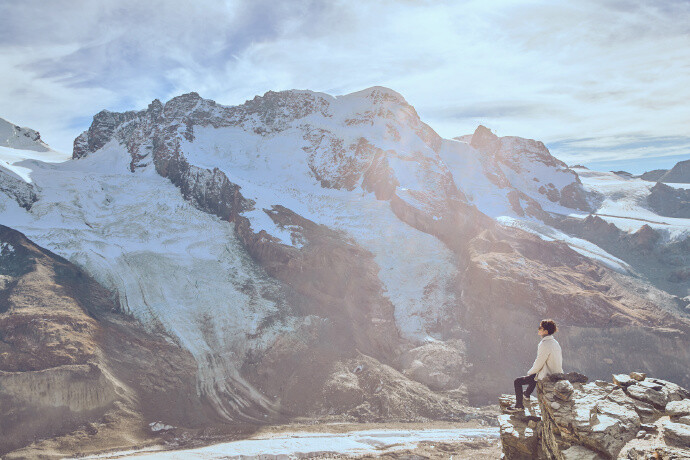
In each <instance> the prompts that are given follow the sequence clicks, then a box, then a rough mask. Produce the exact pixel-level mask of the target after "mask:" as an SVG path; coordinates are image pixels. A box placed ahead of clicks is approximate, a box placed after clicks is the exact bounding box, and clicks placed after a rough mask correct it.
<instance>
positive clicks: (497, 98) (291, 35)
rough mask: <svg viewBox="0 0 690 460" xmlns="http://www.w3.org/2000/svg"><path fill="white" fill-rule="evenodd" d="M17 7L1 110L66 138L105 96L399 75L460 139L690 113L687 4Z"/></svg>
mask: <svg viewBox="0 0 690 460" xmlns="http://www.w3.org/2000/svg"><path fill="white" fill-rule="evenodd" d="M0 18H2V19H0V21H1V23H0V26H2V27H0V65H2V68H3V69H4V70H3V71H2V72H3V73H2V75H3V81H8V82H9V84H7V85H3V86H4V87H0V100H1V101H3V106H4V107H8V109H6V111H4V110H5V109H3V113H0V116H3V117H5V118H8V119H10V120H13V121H14V122H15V123H20V124H26V125H29V126H33V127H35V128H36V129H39V130H41V131H42V133H43V134H44V138H45V139H46V140H47V141H48V142H50V143H53V144H54V145H56V146H57V147H59V148H63V149H66V148H69V144H70V143H71V139H72V138H74V137H75V136H76V135H77V134H78V133H79V132H80V131H81V130H82V129H85V128H86V127H87V124H86V123H84V125H82V126H80V121H83V120H85V119H88V117H89V116H91V115H93V114H94V113H96V112H98V111H99V110H101V109H103V108H108V109H111V110H126V109H137V108H143V107H145V106H146V104H147V103H148V102H150V100H152V99H154V98H159V99H162V100H167V99H169V98H170V97H173V96H175V95H177V94H180V93H183V92H188V91H197V92H199V93H200V94H201V95H202V96H204V97H209V98H212V99H215V100H217V101H218V102H220V103H225V104H238V103H242V102H243V101H244V100H246V99H250V98H252V97H253V96H254V95H256V94H262V93H264V92H265V91H268V90H281V89H292V88H299V89H312V90H316V91H324V92H328V93H331V94H343V93H347V92H351V91H356V90H359V89H362V88H365V87H368V86H373V85H383V86H389V87H391V88H393V89H395V90H396V91H398V92H400V93H401V94H403V95H404V96H405V98H406V99H407V100H408V101H409V102H410V103H411V104H412V105H414V106H415V108H416V109H417V111H418V112H419V114H420V116H421V117H422V119H424V120H425V121H426V122H427V123H429V124H430V125H431V126H432V127H433V128H434V129H436V130H437V131H438V132H439V133H440V134H441V135H443V136H444V137H454V136H457V135H460V134H465V133H469V132H472V131H473V130H474V128H475V127H476V126H477V124H480V123H481V124H485V125H487V126H489V127H491V128H493V129H494V130H495V131H496V132H497V133H498V134H500V135H518V136H523V137H530V138H536V139H540V140H543V141H545V142H546V143H547V145H550V146H551V148H552V150H553V152H554V153H555V154H556V155H565V156H574V155H576V154H577V153H578V152H579V153H580V154H581V155H582V156H583V158H584V157H586V158H590V159H591V161H594V160H595V159H596V158H613V156H614V154H613V153H611V152H615V156H616V158H621V159H625V158H626V155H629V156H630V157H636V156H639V155H640V152H641V151H640V150H639V148H638V147H635V146H634V145H631V144H629V143H626V141H625V139H626V138H634V139H638V140H640V141H642V142H645V141H649V142H651V143H652V145H654V142H655V139H657V140H658V139H665V138H678V137H682V136H684V135H685V134H686V133H687V126H688V124H689V122H690V114H688V111H687V108H686V101H687V100H688V99H689V97H690V86H689V85H687V81H690V80H689V77H690V65H689V64H688V63H689V62H690V4H688V3H687V2H684V1H676V2H663V3H662V2H659V3H658V4H657V3H654V4H650V3H648V2H641V1H640V2H636V1H630V2H619V1H600V2H593V1H582V2H577V3H571V2H553V1H528V0H525V1H520V2H515V1H497V2H481V1H465V2H455V1H452V2H451V1H437V2H430V1H421V0H420V1H393V0H387V1H386V0H381V1H372V2H367V3H366V4H355V3H352V2H345V1H316V0H294V1H290V2H268V1H266V0H261V1H228V2H225V3H222V2H216V1H199V2H194V3H190V2H183V1H162V0H152V1H147V2H141V1H130V0H127V1H117V2H115V1H112V2H88V1H85V2H74V1H65V2H38V3H36V2H18V3H12V4H10V3H9V2H6V3H4V4H3V6H2V7H0ZM46 131H47V132H46ZM582 138H591V139H592V140H591V141H589V142H590V143H591V145H592V146H594V147H597V146H599V147H602V149H597V148H593V149H590V148H589V147H587V148H588V149H589V150H586V151H585V150H578V149H584V148H585V147H584V146H583V145H582V144H580V143H578V141H577V140H578V139H582ZM56 139H57V140H56ZM569 141H571V142H569ZM612 142H613V143H615V142H618V144H615V145H616V146H618V147H620V148H619V149H615V150H605V149H604V148H608V147H607V145H609V144H610V143H612ZM597 143H598V144H597ZM683 148H685V143H684V141H680V142H678V143H676V144H674V145H671V146H669V145H665V146H663V147H659V149H656V150H655V149H651V150H649V151H648V152H647V153H648V154H650V155H652V154H664V155H665V154H672V153H673V152H675V154H678V153H682V152H681V151H680V150H679V149H683ZM660 149H661V150H660ZM607 152H608V153H607ZM597 155H600V157H597Z"/></svg>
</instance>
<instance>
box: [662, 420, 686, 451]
mask: <svg viewBox="0 0 690 460" xmlns="http://www.w3.org/2000/svg"><path fill="white" fill-rule="evenodd" d="M663 427H664V438H665V439H666V442H668V443H669V444H671V445H677V446H679V447H690V425H685V424H684V423H675V422H671V421H665V422H664V423H663ZM688 453H690V451H689V452H688Z"/></svg>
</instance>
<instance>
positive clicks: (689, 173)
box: [658, 160, 690, 184]
mask: <svg viewBox="0 0 690 460" xmlns="http://www.w3.org/2000/svg"><path fill="white" fill-rule="evenodd" d="M658 180H659V182H669V183H681V184H690V160H685V161H679V162H678V163H676V164H675V166H673V168H671V169H669V170H668V171H667V172H666V174H664V175H663V176H661V177H660V178H659V179H658Z"/></svg>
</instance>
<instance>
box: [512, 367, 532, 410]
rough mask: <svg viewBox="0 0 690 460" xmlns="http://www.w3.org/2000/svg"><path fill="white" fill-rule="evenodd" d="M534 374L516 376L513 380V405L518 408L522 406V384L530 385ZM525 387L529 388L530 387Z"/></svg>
mask: <svg viewBox="0 0 690 460" xmlns="http://www.w3.org/2000/svg"><path fill="white" fill-rule="evenodd" d="M535 375H536V374H532V375H527V376H525V377H518V378H516V379H515V380H514V381H513V386H514V387H515V407H517V408H518V409H521V408H523V407H524V406H523V405H522V386H523V385H531V384H532V382H534V376H535ZM527 388H528V389H529V388H530V387H527ZM532 388H533V387H532Z"/></svg>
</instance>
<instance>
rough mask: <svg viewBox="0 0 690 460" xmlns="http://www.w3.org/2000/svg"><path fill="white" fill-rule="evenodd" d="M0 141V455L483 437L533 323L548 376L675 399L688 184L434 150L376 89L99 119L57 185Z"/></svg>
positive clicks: (475, 151)
mask: <svg viewBox="0 0 690 460" xmlns="http://www.w3.org/2000/svg"><path fill="white" fill-rule="evenodd" d="M0 128H1V129H2V131H1V134H2V137H0V145H2V146H3V147H2V150H0V155H2V156H0V159H1V160H3V161H4V163H0V224H2V225H3V226H4V227H2V229H1V230H2V231H1V232H0V325H2V328H1V329H0V334H2V336H0V339H2V340H0V402H2V403H3V407H7V408H9V409H8V410H10V411H11V413H12V414H15V415H13V417H10V418H4V419H3V421H2V422H0V423H2V424H3V428H4V429H7V430H11V432H12V433H14V435H13V437H12V441H11V442H10V441H3V442H4V443H5V444H1V442H0V454H2V453H3V452H7V451H9V450H12V449H17V448H20V447H22V446H26V445H28V444H30V443H31V442H32V440H33V439H35V438H36V437H40V438H49V439H48V440H45V441H37V442H36V443H34V444H33V445H32V446H29V447H26V448H25V450H23V451H20V452H23V453H24V454H26V455H31V454H32V453H33V454H35V453H36V452H38V451H39V450H41V449H49V448H50V449H53V448H55V446H54V444H55V442H57V441H54V440H53V441H51V440H50V439H54V438H55V437H56V436H60V437H61V438H59V439H62V440H63V441H64V442H63V444H61V445H70V446H72V447H70V448H69V449H81V451H82V452H88V451H89V449H91V450H92V451H96V450H98V449H101V450H102V449H106V448H124V447H127V446H128V445H132V444H133V443H135V442H142V440H144V439H148V437H150V436H153V434H152V433H151V431H150V430H148V429H147V428H146V427H147V426H148V424H149V423H154V422H161V423H162V424H164V425H170V426H174V427H179V428H180V429H187V430H201V429H203V428H204V427H218V426H226V425H225V424H235V425H241V426H248V425H250V424H256V423H265V422H267V421H268V422H272V421H281V420H286V419H290V418H293V417H307V418H308V419H311V420H338V421H344V420H345V421H347V420H352V421H374V420H383V419H385V420H424V419H440V418H443V419H465V418H467V417H481V416H482V415H481V414H482V410H481V409H477V408H476V406H478V405H482V404H487V403H489V402H492V401H493V400H494V399H495V397H496V396H497V395H498V394H499V393H501V391H505V390H506V389H509V388H510V382H512V379H513V378H514V377H515V376H518V375H522V374H523V373H524V371H525V370H526V369H527V368H529V365H530V364H531V361H532V359H533V354H534V347H535V345H536V341H535V328H536V324H538V320H539V319H542V318H544V317H552V318H554V319H555V320H556V321H557V322H558V323H559V325H560V328H561V331H560V332H559V333H558V334H559V341H560V343H561V345H562V346H563V349H564V355H565V367H567V368H568V370H573V371H578V372H581V373H584V374H587V375H589V376H590V377H593V378H599V377H603V378H608V377H609V376H610V374H611V373H615V372H619V371H620V370H621V369H625V370H627V369H637V368H642V367H644V368H645V370H647V371H649V372H650V373H652V374H654V375H655V376H658V377H659V378H664V379H668V380H672V381H676V382H678V383H680V384H682V385H685V386H688V385H689V384H690V373H688V369H689V368H690V352H688V350H690V346H689V345H690V337H689V333H690V297H688V296H690V239H689V238H688V237H689V236H690V215H688V199H687V194H688V189H690V185H688V184H687V182H690V180H688V181H686V183H685V184H673V185H671V181H669V180H666V178H667V176H669V175H670V176H669V177H671V178H675V179H674V180H678V179H682V178H684V177H686V176H684V175H683V174H687V167H685V166H682V164H683V163H686V164H687V163H688V162H681V163H679V165H681V166H678V165H677V166H676V167H675V168H673V169H672V170H670V171H668V172H667V173H664V175H663V176H659V178H662V177H663V178H665V179H664V181H665V182H667V184H655V183H652V182H648V181H646V180H645V178H644V177H642V178H633V177H622V176H620V175H617V174H614V173H610V172H597V171H592V170H588V169H586V168H581V167H573V168H569V167H568V166H567V165H566V164H565V163H563V162H561V161H560V160H558V159H556V158H554V157H553V156H552V155H551V154H550V153H549V151H548V149H547V148H546V147H545V146H544V144H543V143H541V142H539V141H535V140H531V139H523V138H519V137H497V136H496V135H494V134H493V133H492V132H491V131H490V130H489V129H488V128H486V127H483V126H479V127H478V128H477V129H476V130H475V132H474V133H473V134H469V135H464V136H459V137H457V138H455V139H444V138H441V137H440V136H439V135H438V134H437V133H436V132H435V131H434V130H433V129H432V128H431V127H429V126H428V125H426V124H425V123H424V122H423V121H422V120H421V119H420V118H419V116H418V114H417V113H416V111H415V109H414V108H413V107H412V106H411V105H409V104H408V103H407V102H406V101H405V99H404V98H403V97H402V96H401V95H400V94H398V93H396V92H395V91H392V90H390V89H387V88H382V87H374V88H369V89H366V90H364V91H360V92H357V93H352V94H348V95H344V96H338V97H333V96H330V95H327V94H323V93H316V92H311V91H283V92H268V93H266V94H265V95H263V96H257V97H255V98H254V99H252V100H250V101H247V102H246V103H244V104H242V105H239V106H235V107H227V106H223V105H220V104H217V103H215V102H214V101H211V100H207V99H203V98H201V97H200V96H199V95H198V94H196V93H189V94H185V95H182V96H179V97H176V98H173V99H171V100H170V101H168V102H166V103H165V104H163V103H162V102H160V101H158V100H155V101H153V102H152V103H151V104H150V105H149V107H148V108H147V109H146V110H141V111H130V112H124V113H115V112H109V111H102V112H100V113H98V114H97V115H95V116H94V119H93V123H92V124H91V126H90V128H89V129H88V130H87V131H85V132H84V133H82V134H81V135H80V136H79V137H78V138H77V139H76V140H75V142H74V151H73V158H72V159H71V160H69V161H65V162H62V163H49V162H46V161H40V160H37V159H31V158H36V157H35V156H34V157H32V156H31V153H30V152H41V151H43V152H46V151H50V150H49V147H48V146H46V145H45V144H43V142H42V141H41V140H40V136H38V133H36V132H35V131H31V130H27V129H25V128H17V127H15V126H14V125H12V124H10V123H4V122H3V123H1V124H0ZM32 133H35V135H34V134H32ZM37 149H46V150H37ZM17 152H20V153H21V155H19V154H18V153H17ZM684 168H685V169H684ZM676 169H677V171H676V172H674V170H676ZM671 173H673V174H671ZM647 174H648V176H647V178H649V177H650V176H649V174H650V173H647ZM37 356H38V357H40V359H39V358H37ZM130 362H131V363H132V364H131V365H130V364H129V363H130ZM56 385H57V386H56ZM27 388H31V391H30V392H27ZM76 388H79V390H76ZM35 392H41V394H45V395H47V396H46V397H45V398H43V399H39V400H32V399H31V395H32V394H35ZM51 395H53V396H51ZM50 414H58V415H57V416H59V417H60V419H61V420H68V422H67V421H65V423H64V424H53V423H47V422H46V423H37V422H36V420H37V419H46V420H47V419H48V418H49V417H50V416H51V415H50ZM78 432H79V433H85V434H84V435H83V436H81V435H77V434H75V433H78ZM116 433H120V435H119V436H118V435H116ZM127 436H129V437H127ZM67 440H68V441H69V442H67ZM133 440H134V441H133ZM51 443H52V444H51ZM74 446H78V447H74ZM89 446H92V447H89ZM27 449H28V450H27ZM32 449H33V450H32ZM65 449H67V448H65ZM69 449H67V450H65V452H66V451H68V450H69ZM74 451H75V450H72V451H70V452H71V453H73V452H74Z"/></svg>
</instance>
